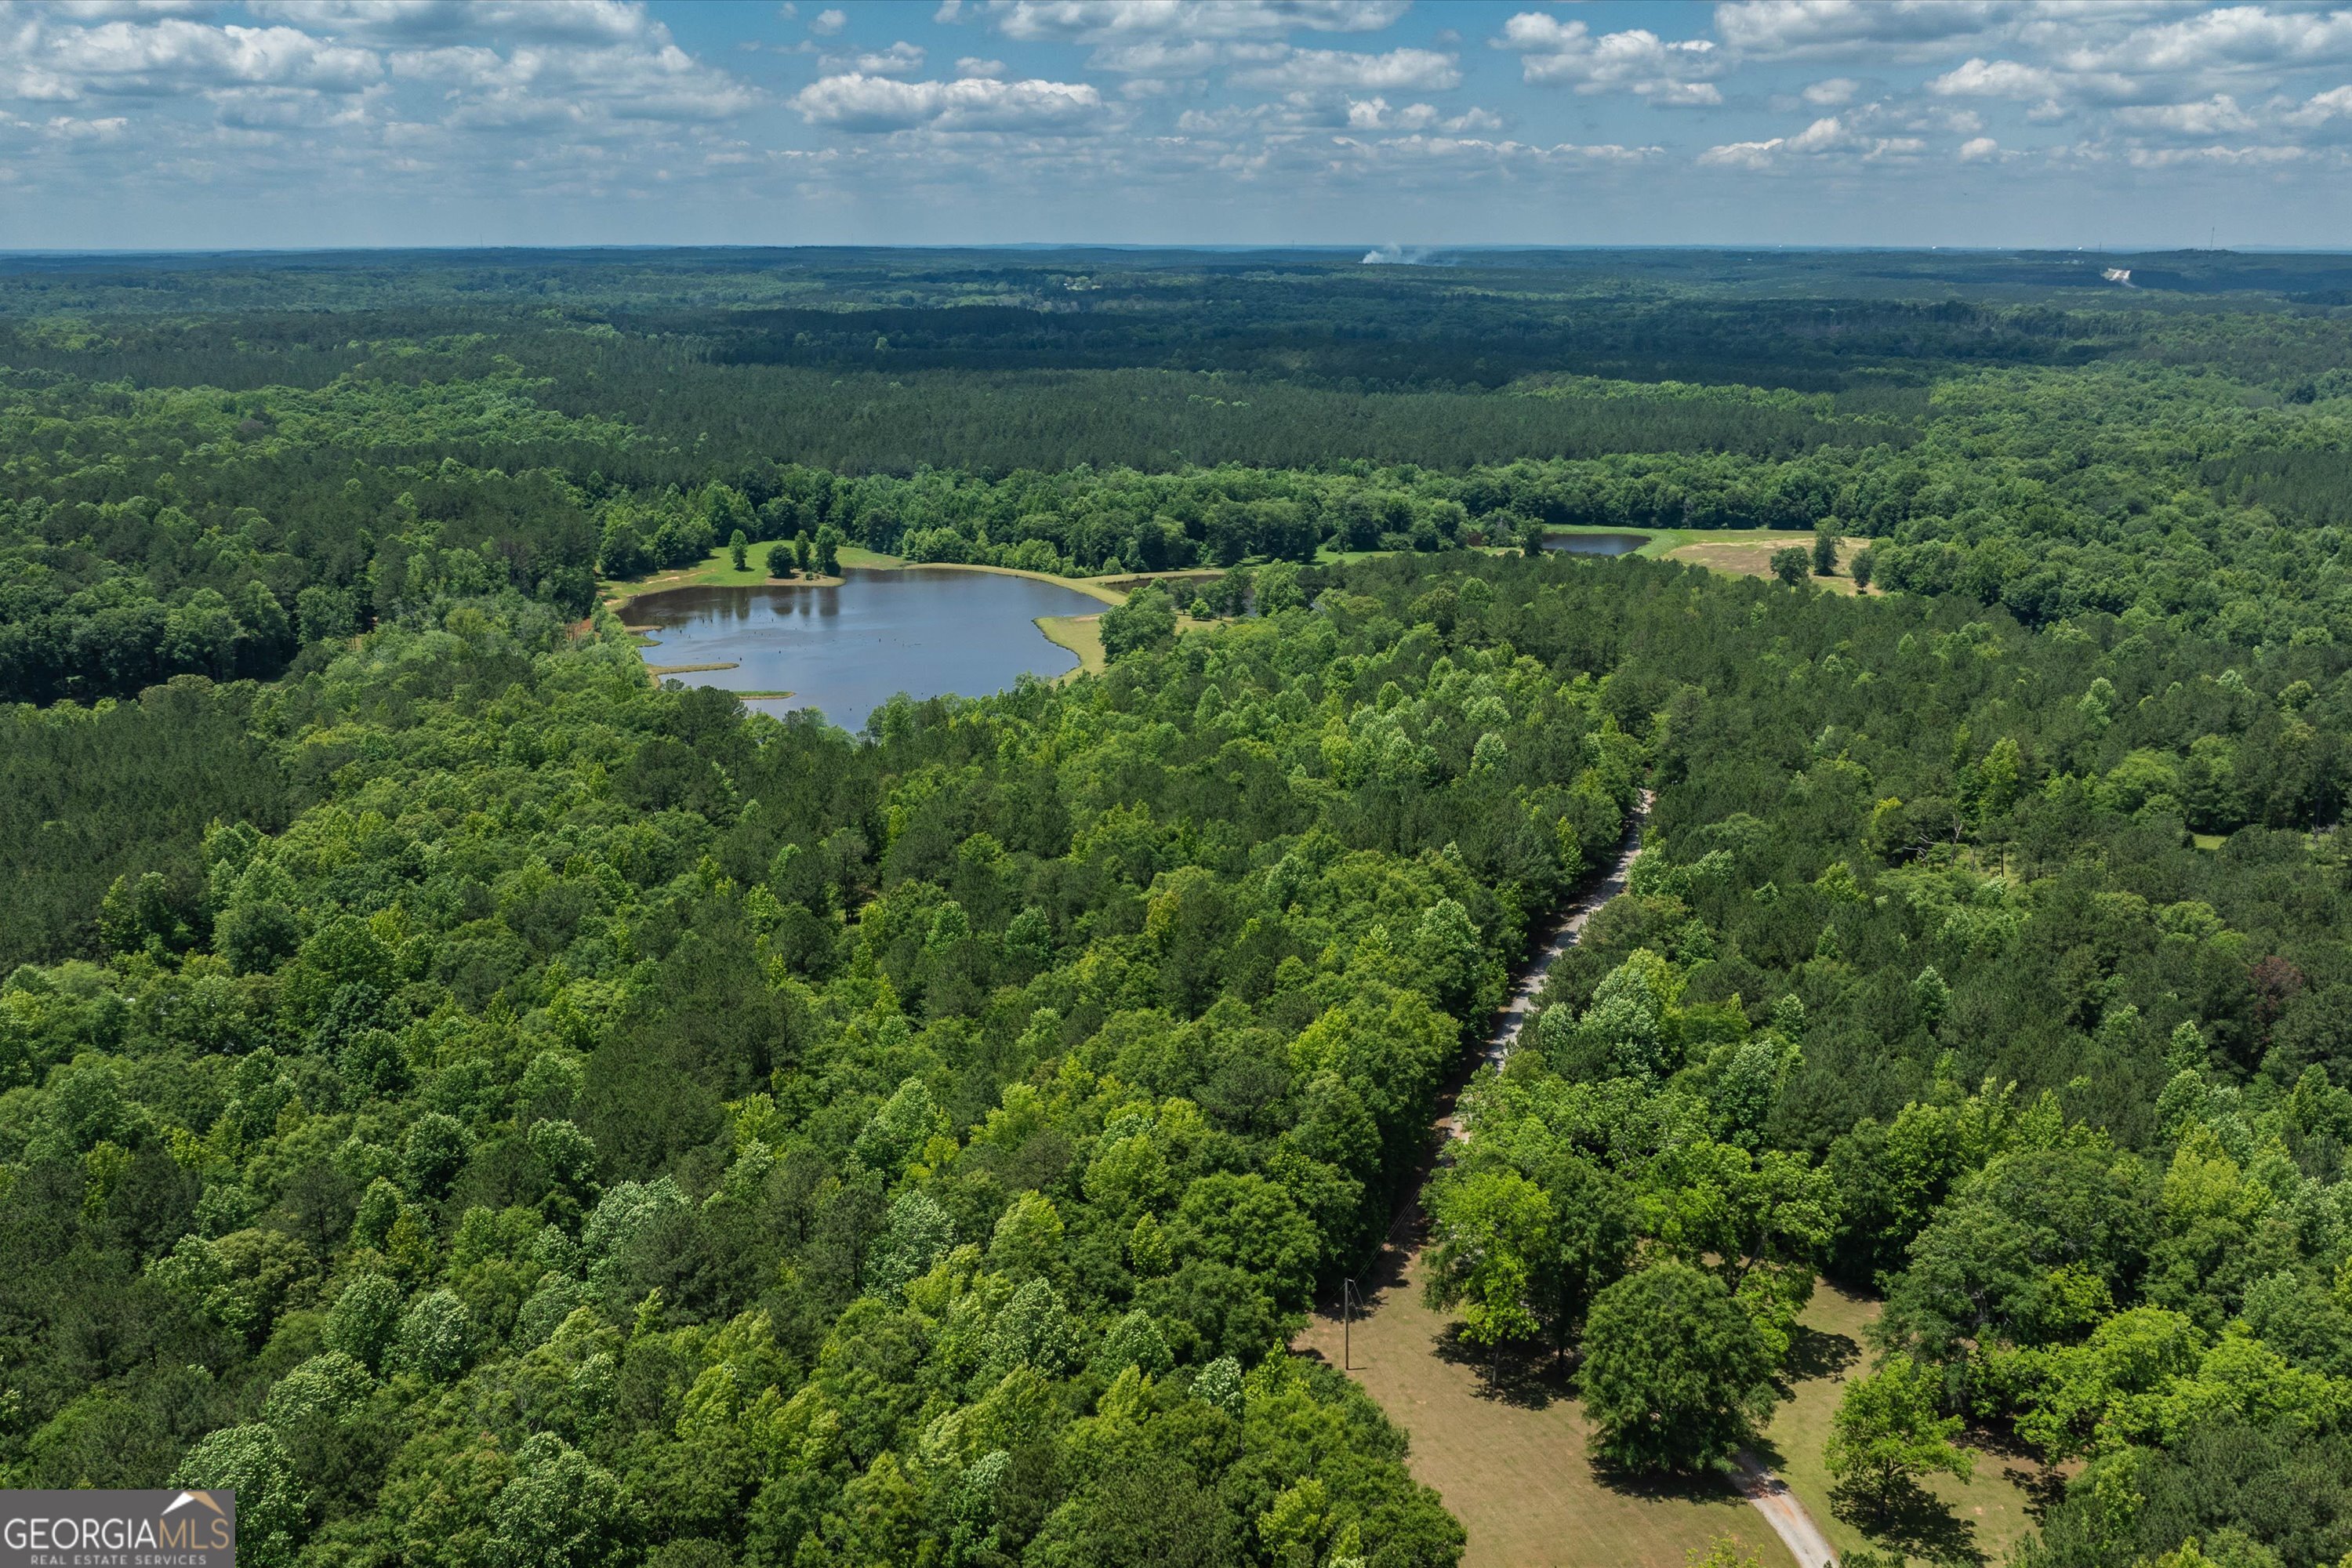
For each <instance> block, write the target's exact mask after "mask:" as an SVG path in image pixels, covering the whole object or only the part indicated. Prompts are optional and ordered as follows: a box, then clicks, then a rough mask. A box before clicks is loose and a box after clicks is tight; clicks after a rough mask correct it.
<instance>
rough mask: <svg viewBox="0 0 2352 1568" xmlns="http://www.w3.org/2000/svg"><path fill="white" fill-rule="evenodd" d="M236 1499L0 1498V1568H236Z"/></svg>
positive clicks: (161, 1495)
mask: <svg viewBox="0 0 2352 1568" xmlns="http://www.w3.org/2000/svg"><path fill="white" fill-rule="evenodd" d="M235 1563H236V1493H235V1492H233V1491H204V1492H199V1491H154V1492H131V1491H72V1492H64V1491H38V1492H37V1491H25V1492H14V1491H0V1568H234V1565H235Z"/></svg>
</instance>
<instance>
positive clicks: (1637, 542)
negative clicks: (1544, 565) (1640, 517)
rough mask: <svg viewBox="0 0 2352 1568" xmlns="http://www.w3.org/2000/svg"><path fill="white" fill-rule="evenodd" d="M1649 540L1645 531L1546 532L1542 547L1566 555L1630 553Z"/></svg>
mask: <svg viewBox="0 0 2352 1568" xmlns="http://www.w3.org/2000/svg"><path fill="white" fill-rule="evenodd" d="M1649 542H1650V536H1649V535H1648V534H1646V533H1547V534H1545V535H1544V542H1543V547H1544V548H1545V549H1546V550H1556V551H1559V552H1562V553H1564V554H1568V555H1631V554H1633V552H1635V551H1636V550H1639V549H1641V548H1642V546H1643V545H1644V544H1647V543H1649Z"/></svg>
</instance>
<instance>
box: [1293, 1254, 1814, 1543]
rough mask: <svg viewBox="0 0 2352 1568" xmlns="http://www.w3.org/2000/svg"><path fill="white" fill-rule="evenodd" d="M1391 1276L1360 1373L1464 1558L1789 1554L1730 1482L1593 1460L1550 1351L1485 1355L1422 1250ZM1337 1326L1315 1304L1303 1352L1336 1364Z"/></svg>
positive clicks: (1362, 1350) (1355, 1347)
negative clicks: (1733, 1548) (1493, 1359)
mask: <svg viewBox="0 0 2352 1568" xmlns="http://www.w3.org/2000/svg"><path fill="white" fill-rule="evenodd" d="M1382 1257H1383V1258H1384V1259H1386V1260H1388V1262H1389V1266H1390V1270H1391V1277H1390V1278H1389V1279H1386V1280H1385V1281H1384V1282H1383V1283H1382V1284H1381V1287H1380V1288H1378V1289H1375V1290H1374V1291H1373V1292H1372V1295H1371V1299H1370V1303H1369V1310H1368V1311H1367V1312H1366V1313H1365V1315H1362V1316H1360V1317H1359V1318H1358V1319H1357V1320H1356V1323H1355V1327H1354V1329H1353V1331H1352V1332H1350V1333H1349V1335H1348V1336H1347V1337H1348V1339H1349V1341H1350V1342H1351V1345H1350V1348H1349V1351H1348V1352H1347V1359H1348V1362H1349V1368H1350V1371H1351V1373H1352V1375H1353V1376H1354V1377H1355V1378H1356V1379H1357V1381H1358V1382H1360V1383H1361V1384H1363V1385H1364V1388H1365V1390H1366V1391H1367V1392H1368V1393H1370V1394H1371V1395H1372V1397H1373V1398H1374V1399H1376V1400H1378V1401H1379V1402H1380V1404H1381V1408H1382V1409H1384V1410H1386V1411H1387V1412H1388V1415H1389V1418H1390V1419H1391V1420H1392V1421H1394V1422H1395V1423H1396V1424H1397V1425H1398V1426H1401V1427H1402V1428H1403V1429H1404V1431H1405V1433H1406V1434H1407V1435H1408V1436H1410V1437H1411V1438H1412V1452H1411V1454H1410V1455H1408V1456H1407V1460H1406V1462H1407V1464H1408V1465H1409V1466H1410V1467H1411V1468H1412V1473H1413V1475H1414V1476H1415V1477H1416V1478H1418V1479H1421V1480H1423V1481H1425V1482H1427V1483H1428V1484H1429V1485H1430V1486H1432V1487H1434V1488H1435V1489H1437V1492H1438V1495H1439V1496H1441V1497H1443V1498H1444V1500H1445V1506H1446V1507H1447V1508H1449V1509H1451V1510H1454V1517H1455V1518H1456V1519H1459V1520H1460V1521H1462V1524H1463V1528H1464V1529H1465V1530H1466V1531H1468V1532H1469V1538H1470V1539H1469V1545H1468V1547H1467V1549H1466V1550H1465V1552H1463V1555H1462V1563H1463V1568H1683V1563H1684V1560H1685V1556H1686V1554H1687V1553H1689V1552H1691V1551H1692V1550H1693V1549H1695V1548H1696V1549H1698V1550H1701V1551H1704V1550H1705V1549H1706V1545H1707V1543H1708V1542H1710V1541H1711V1540H1712V1539H1714V1538H1715V1537H1717V1536H1721V1535H1729V1536H1732V1537H1734V1538H1735V1539H1737V1540H1738V1542H1740V1543H1741V1545H1742V1548H1743V1550H1745V1551H1747V1552H1754V1553H1756V1554H1757V1555H1758V1556H1759V1557H1760V1558H1761V1559H1762V1561H1763V1562H1764V1563H1765V1564H1766V1565H1767V1568H1791V1565H1792V1559H1791V1558H1790V1555H1789V1552H1788V1549H1787V1548H1786V1547H1784V1546H1782V1545H1781V1544H1780V1538H1779V1537H1778V1536H1776V1535H1774V1534H1773V1533H1772V1529H1771V1526H1770V1525H1769V1524H1767V1523H1766V1522H1765V1521H1764V1518H1763V1516H1762V1515H1761V1514H1759V1513H1758V1512H1757V1511H1756V1510H1754V1509H1752V1508H1750V1507H1749V1506H1748V1504H1747V1502H1746V1501H1744V1500H1742V1499H1741V1498H1739V1497H1738V1494H1736V1493H1735V1492H1733V1491H1732V1490H1731V1489H1730V1488H1729V1487H1728V1486H1727V1485H1726V1484H1724V1483H1723V1482H1721V1481H1718V1480H1716V1479H1700V1480H1698V1481H1696V1482H1694V1483H1690V1484H1688V1485H1685V1486H1681V1487H1650V1486H1643V1485H1638V1484H1630V1483H1627V1482H1624V1481H1622V1480H1620V1479H1616V1478H1613V1477H1609V1476H1605V1475H1603V1474H1601V1472H1599V1471H1597V1470H1596V1469H1595V1468H1593V1466H1592V1463H1591V1460H1590V1459H1589V1458H1587V1457H1586V1437H1587V1434H1588V1428H1587V1426H1586V1425H1585V1421H1584V1416H1583V1411H1582V1408H1581V1406H1580V1405H1579V1404H1578V1402H1577V1400H1576V1398H1575V1396H1574V1394H1572V1393H1571V1392H1570V1389H1569V1388H1568V1387H1567V1386H1566V1384H1565V1381H1564V1380H1563V1379H1561V1378H1560V1377H1559V1376H1557V1375H1555V1374H1551V1373H1549V1369H1548V1366H1547V1365H1546V1364H1545V1362H1546V1359H1547V1358H1540V1357H1538V1358H1536V1360H1535V1362H1534V1363H1518V1362H1515V1361H1513V1360H1509V1359H1507V1360H1506V1362H1505V1363H1504V1370H1503V1376H1502V1378H1501V1380H1500V1382H1499V1384H1490V1383H1489V1379H1488V1373H1487V1369H1486V1357H1485V1356H1484V1355H1482V1354H1479V1353H1476V1352H1473V1351H1470V1350H1469V1349H1468V1348H1467V1347H1465V1346H1463V1345H1462V1344H1461V1343H1460V1342H1459V1341H1458V1340H1457V1339H1456V1338H1455V1337H1454V1324H1453V1322H1452V1321H1450V1320H1449V1319H1448V1318H1447V1317H1446V1316H1445V1315H1444V1314H1443V1313H1439V1312H1433V1311H1432V1310H1430V1309H1429V1308H1428V1307H1426V1306H1424V1305H1423V1302H1422V1299H1421V1272H1420V1252H1419V1248H1418V1247H1415V1248H1414V1249H1413V1250H1412V1253H1411V1254H1410V1255H1409V1256H1402V1257H1401V1256H1399V1255H1397V1254H1395V1253H1393V1252H1386V1253H1383V1255H1382ZM1340 1341H1341V1332H1340V1322H1339V1317H1338V1316H1337V1314H1336V1312H1333V1311H1323V1312H1318V1314H1317V1315H1316V1316H1315V1317H1314V1318H1313V1319H1312V1320H1310V1321H1309V1322H1308V1325H1307V1329H1306V1331H1304V1332H1303V1333H1302V1334H1300V1336H1299V1337H1298V1339H1297V1341H1295V1342H1294V1346H1293V1348H1295V1349H1296V1350H1297V1351H1299V1352H1302V1353H1305V1354H1309V1355H1317V1356H1320V1357H1322V1358H1323V1359H1324V1360H1326V1361H1328V1362H1329V1363H1331V1364H1332V1365H1334V1366H1338V1365H1339V1364H1340V1361H1341V1354H1342V1349H1341V1343H1340Z"/></svg>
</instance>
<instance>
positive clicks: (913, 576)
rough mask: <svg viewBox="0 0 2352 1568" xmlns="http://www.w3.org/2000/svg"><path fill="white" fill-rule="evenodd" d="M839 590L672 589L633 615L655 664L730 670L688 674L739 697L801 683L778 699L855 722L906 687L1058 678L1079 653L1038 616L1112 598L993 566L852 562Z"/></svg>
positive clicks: (1096, 605) (991, 685)
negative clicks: (1041, 625) (884, 566)
mask: <svg viewBox="0 0 2352 1568" xmlns="http://www.w3.org/2000/svg"><path fill="white" fill-rule="evenodd" d="M843 576H844V579H845V580H844V581H843V583H842V584H840V585H839V586H838V587H818V586H813V585H809V584H775V585H774V586H772V587H762V588H673V589H671V590H669V591H668V592H667V593H661V594H647V595H643V596H641V597H639V598H637V599H635V600H634V601H633V602H631V604H630V605H629V606H628V607H627V609H626V611H625V613H624V615H623V616H622V618H623V619H624V620H625V621H627V622H628V623H629V625H631V626H648V627H651V628H653V629H652V630H651V632H650V633H649V634H648V635H649V636H650V637H652V638H653V639H654V642H655V645H656V646H654V647H647V648H646V649H645V658H646V663H647V664H650V665H654V666H656V667H666V666H672V665H682V664H725V665H730V666H732V668H726V669H706V670H694V671H690V672H689V671H680V672H679V674H678V677H677V679H681V680H686V681H690V682H693V683H695V684H698V685H704V686H717V687H721V688H724V689H728V690H730V691H789V692H791V693H792V696H791V698H790V699H788V700H782V701H781V702H779V703H778V706H779V707H782V708H786V709H792V708H814V709H816V710H819V711H820V712H822V713H823V714H824V716H825V717H826V718H827V719H829V720H831V721H833V722H834V723H836V724H839V725H840V726H842V727H843V728H844V729H846V730H862V729H864V728H865V727H866V715H867V714H869V713H871V712H873V711H874V710H875V709H877V708H878V707H880V706H881V705H882V704H883V703H885V702H887V701H888V700H890V698H891V696H892V695H893V694H895V693H897V692H900V691H904V692H906V693H907V694H908V695H909V696H911V697H918V698H920V697H937V696H939V695H940V694H941V693H944V692H954V693H956V694H958V695H959V696H963V697H984V696H986V695H987V694H989V693H990V692H992V691H1002V690H1003V689H1005V688H1007V687H1009V686H1011V685H1012V684H1013V681H1014V680H1015V679H1018V678H1019V677H1020V676H1021V675H1023V674H1024V673H1029V674H1035V675H1040V676H1045V677H1048V678H1051V677H1053V676H1057V675H1066V674H1068V673H1069V672H1070V671H1071V670H1074V669H1076V668H1077V667H1078V656H1077V655H1076V654H1074V653H1072V652H1070V651H1069V650H1068V649H1067V648H1065V647H1059V646H1057V645H1056V644H1054V643H1051V642H1048V641H1047V640H1046V639H1045V633H1044V632H1041V631H1039V630H1038V629H1037V627H1036V625H1035V621H1036V618H1037V617H1038V616H1093V615H1099V614H1101V613H1102V611H1103V610H1104V609H1106V608H1107V607H1108V606H1107V605H1104V604H1103V602H1102V601H1101V600H1099V599H1097V598H1095V597H1093V596H1092V595H1087V594H1081V593H1079V592H1078V591H1077V590H1076V589H1075V588H1064V587H1061V586H1059V585H1057V584H1052V583H1041V582H1039V581H1037V580H1036V579H1034V578H1031V577H1013V576H1007V575H1004V574H999V573H994V572H960V571H957V570H955V569H953V568H951V567H939V566H909V567H905V568H902V569H897V570H874V569H869V568H863V567H856V566H852V567H850V568H848V569H847V570H846V571H845V573H844V574H843Z"/></svg>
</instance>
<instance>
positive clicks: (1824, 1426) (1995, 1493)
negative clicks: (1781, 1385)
mask: <svg viewBox="0 0 2352 1568" xmlns="http://www.w3.org/2000/svg"><path fill="white" fill-rule="evenodd" d="M1878 1312H1879V1303H1878V1302H1876V1301H1873V1300H1866V1299H1864V1298H1863V1297H1859V1296H1849V1295H1847V1294H1846V1293H1844V1292H1843V1291H1842V1290H1839V1289H1835V1288H1834V1287H1832V1286H1830V1285H1826V1284H1824V1285H1822V1287H1820V1288H1819V1289H1816V1290H1815V1291H1814V1292H1813V1299H1812V1301H1811V1303H1810V1304H1809V1305H1808V1306H1807V1307H1806V1309H1805V1314H1804V1317H1803V1318H1802V1320H1801V1322H1802V1323H1803V1325H1804V1327H1805V1328H1807V1329H1808V1330H1810V1331H1811V1337H1810V1339H1809V1341H1808V1342H1806V1343H1804V1344H1803V1345H1802V1346H1801V1347H1800V1352H1799V1353H1800V1357H1801V1363H1802V1364H1804V1366H1805V1367H1806V1369H1807V1370H1808V1371H1811V1372H1812V1373H1815V1374H1816V1375H1813V1376H1811V1377H1807V1378H1805V1379H1803V1380H1801V1381H1800V1382H1798V1383H1796V1384H1794V1385H1793V1391H1794V1394H1795V1397H1794V1398H1792V1399H1789V1400H1785V1401H1783V1402H1782V1404H1781V1405H1780V1409H1779V1410H1778V1411H1777V1412H1775V1413H1774V1415H1773V1417H1772V1424H1771V1426H1770V1429H1769V1432H1768V1433H1767V1434H1766V1436H1767V1438H1768V1440H1769V1445H1768V1447H1766V1448H1765V1449H1764V1450H1762V1457H1763V1458H1764V1460H1765V1462H1766V1463H1767V1464H1769V1465H1771V1466H1772V1467H1773V1468H1775V1469H1776V1470H1778V1471H1779V1472H1780V1479H1782V1480H1785V1481H1787V1482H1788V1483H1789V1489H1790V1491H1792V1492H1794V1493H1796V1494H1797V1497H1798V1499H1799V1500H1801V1501H1802V1502H1803V1503H1804V1505H1805V1507H1806V1508H1807V1509H1808V1510H1811V1513H1812V1516H1813V1517H1814V1519H1816V1520H1818V1521H1820V1522H1821V1526H1822V1530H1823V1531H1826V1532H1827V1533H1828V1535H1829V1538H1830V1541H1831V1542H1832V1544H1834V1545H1835V1546H1836V1547H1837V1549H1838V1550H1839V1551H1840V1552H1851V1551H1853V1549H1854V1548H1856V1547H1859V1546H1870V1547H1873V1548H1874V1549H1876V1550H1878V1551H1882V1552H1883V1551H1886V1550H1889V1549H1897V1550H1903V1551H1907V1552H1909V1553H1910V1555H1912V1556H1914V1557H1919V1558H1924V1559H1927V1560H1928V1561H1931V1562H1936V1563H1999V1562H2001V1561H2003V1560H2004V1559H2005V1558H2006V1557H2007V1556H2008V1555H2009V1552H2010V1550H2011V1547H2013V1546H2015V1545H2016V1543H2017V1542H2019V1541H2020V1540H2021V1539H2022V1538H2023V1537H2024V1536H2025V1535H2026V1534H2027V1533H2029V1532H2030V1531H2032V1528H2033V1518H2032V1511H2031V1508H2032V1492H2031V1491H2030V1490H2028V1486H2030V1485H2031V1484H2032V1482H2033V1481H2034V1480H2035V1479H2037V1477H2038V1475H2039V1473H2040V1472H2039V1467H2038V1466H2036V1465H2035V1464H2034V1463H2033V1462H2032V1461H2031V1460H2029V1459H2025V1458H2019V1457H2017V1456H2013V1455H2002V1454H1994V1453H1979V1455H1978V1456H1977V1464H1976V1474H1975V1476H1974V1477H1973V1478H1972V1479H1969V1480H1968V1481H1967V1482H1965V1483H1964V1482H1961V1481H1958V1480H1955V1479H1952V1478H1951V1477H1950V1476H1937V1477H1934V1478H1932V1479H1930V1480H1929V1481H1928V1482H1927V1486H1926V1488H1925V1490H1926V1493H1927V1501H1926V1502H1925V1503H1923V1506H1921V1507H1920V1508H1919V1509H1917V1510H1914V1512H1913V1513H1912V1514H1911V1515H1909V1516H1907V1517H1906V1518H1905V1519H1904V1520H1903V1521H1900V1523H1898V1524H1896V1525H1894V1526H1892V1527H1879V1528H1874V1529H1871V1530H1869V1531H1864V1529H1862V1528H1860V1527H1858V1525H1857V1523H1856V1521H1854V1520H1853V1519H1850V1518H1847V1517H1845V1516H1843V1515H1841V1514H1840V1513H1839V1512H1838V1511H1837V1510H1836V1508H1835V1506H1834V1503H1833V1501H1832V1497H1831V1485H1830V1476H1829V1468H1828V1466H1827V1465H1826V1464H1824V1463H1823V1461H1822V1453H1823V1451H1824V1450H1825V1449H1826V1448H1827V1447H1828V1445H1829V1437H1830V1417H1831V1416H1832V1415H1834V1414H1835V1413H1836V1411H1837V1407H1838V1400H1839V1398H1840V1397H1841V1391H1842V1390H1843V1388H1844V1386H1845V1380H1846V1379H1847V1378H1849V1377H1851V1376H1853V1375H1855V1374H1857V1373H1863V1372H1867V1371H1868V1370H1869V1368H1870V1354H1869V1351H1868V1349H1867V1342H1866V1341H1865V1339H1864V1330H1865V1329H1866V1328H1868V1327H1869V1325H1870V1324H1871V1323H1872V1322H1873V1321H1875V1320H1876V1319H1877V1317H1878ZM2021 1483H2022V1484H2021Z"/></svg>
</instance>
